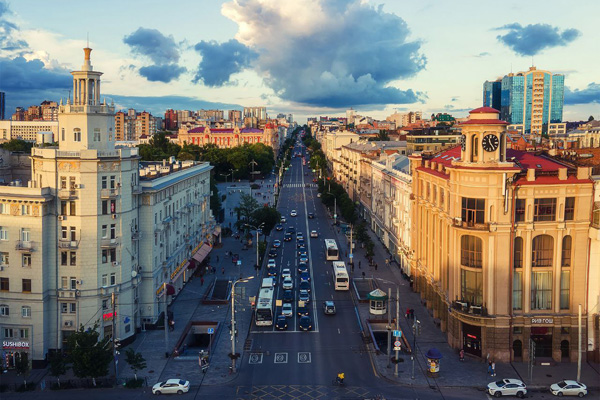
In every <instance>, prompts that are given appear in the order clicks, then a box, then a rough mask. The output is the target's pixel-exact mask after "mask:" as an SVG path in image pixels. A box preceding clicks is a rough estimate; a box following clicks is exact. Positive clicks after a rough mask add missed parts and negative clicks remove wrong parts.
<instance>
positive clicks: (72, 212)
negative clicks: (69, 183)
mask: <svg viewBox="0 0 600 400" xmlns="http://www.w3.org/2000/svg"><path fill="white" fill-rule="evenodd" d="M75 210H76V209H75V202H74V201H70V202H69V215H77V213H76V212H75Z"/></svg>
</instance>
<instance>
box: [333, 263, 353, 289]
mask: <svg viewBox="0 0 600 400" xmlns="http://www.w3.org/2000/svg"><path fill="white" fill-rule="evenodd" d="M333 286H334V289H335V290H350V277H349V276H348V270H346V264H345V263H344V262H343V261H334V262H333Z"/></svg>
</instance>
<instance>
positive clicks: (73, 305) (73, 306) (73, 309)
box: [69, 303, 77, 314]
mask: <svg viewBox="0 0 600 400" xmlns="http://www.w3.org/2000/svg"><path fill="white" fill-rule="evenodd" d="M69 312H70V313H71V314H75V313H76V312H77V303H69Z"/></svg>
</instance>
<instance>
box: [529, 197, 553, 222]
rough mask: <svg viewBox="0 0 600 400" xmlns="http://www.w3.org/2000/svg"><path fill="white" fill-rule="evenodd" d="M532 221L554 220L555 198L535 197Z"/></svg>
mask: <svg viewBox="0 0 600 400" xmlns="http://www.w3.org/2000/svg"><path fill="white" fill-rule="evenodd" d="M534 207H535V212H534V215H533V220H534V221H539V222H543V221H554V220H555V219H556V199H535V205H534Z"/></svg>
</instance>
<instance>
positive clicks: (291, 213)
mask: <svg viewBox="0 0 600 400" xmlns="http://www.w3.org/2000/svg"><path fill="white" fill-rule="evenodd" d="M297 215H298V212H297V211H296V210H292V212H290V217H295V216H297Z"/></svg>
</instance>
